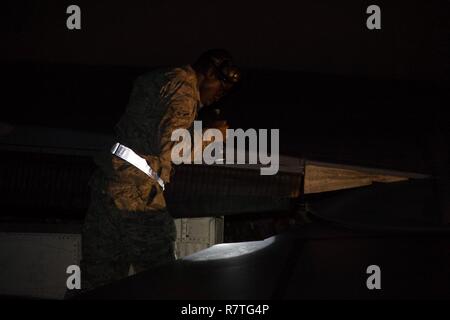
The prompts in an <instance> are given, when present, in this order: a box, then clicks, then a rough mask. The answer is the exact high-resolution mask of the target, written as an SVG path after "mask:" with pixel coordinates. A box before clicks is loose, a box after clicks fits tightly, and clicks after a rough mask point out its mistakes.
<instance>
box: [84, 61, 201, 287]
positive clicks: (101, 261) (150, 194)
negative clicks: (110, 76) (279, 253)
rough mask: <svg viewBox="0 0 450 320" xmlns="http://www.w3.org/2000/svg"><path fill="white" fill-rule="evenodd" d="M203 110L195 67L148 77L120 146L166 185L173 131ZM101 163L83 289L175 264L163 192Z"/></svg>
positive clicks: (111, 161) (117, 163)
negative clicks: (156, 267)
mask: <svg viewBox="0 0 450 320" xmlns="http://www.w3.org/2000/svg"><path fill="white" fill-rule="evenodd" d="M199 107H200V96H199V92H198V86H197V77H196V74H195V71H194V70H193V69H192V68H191V67H190V66H185V67H181V68H175V69H161V70H158V71H154V72H150V73H147V74H144V75H143V76H141V77H139V78H138V79H137V80H136V81H135V83H134V88H133V91H132V94H131V97H130V101H129V103H128V106H127V109H126V112H125V114H124V115H123V117H122V118H121V119H120V121H119V123H118V124H117V126H116V130H115V131H116V134H117V141H118V142H120V143H122V144H123V145H125V146H127V147H129V148H131V149H133V150H134V151H135V152H136V153H137V154H139V155H140V156H141V157H143V158H145V159H146V160H147V162H148V164H149V165H150V166H151V168H152V169H153V170H156V171H157V172H158V173H159V175H160V177H161V178H162V179H163V180H164V182H165V183H168V182H169V181H170V173H171V167H172V163H171V159H170V157H171V149H172V146H173V144H174V142H172V141H171V140H170V137H171V134H172V131H173V130H175V129H177V128H186V129H188V128H190V127H191V126H192V123H193V121H194V119H195V117H196V115H197V111H198V108H199ZM96 162H97V164H98V165H99V168H98V170H97V171H96V172H95V174H94V175H93V177H92V179H91V181H90V187H91V204H90V207H89V209H88V213H87V216H86V220H85V224H84V227H83V235H82V254H83V260H82V262H81V269H82V279H83V281H82V286H83V288H84V289H89V288H92V287H97V286H100V285H103V284H105V283H108V282H110V281H113V280H118V279H120V278H123V277H126V276H127V275H128V271H129V268H130V264H132V265H133V268H134V270H135V271H136V272H140V271H142V270H146V269H149V268H152V267H155V266H157V265H161V264H164V263H167V262H170V261H172V260H174V259H175V256H174V241H175V238H176V229H175V223H174V221H173V218H172V217H171V216H170V214H169V213H168V211H167V210H166V203H165V200H164V196H163V192H162V188H161V187H160V186H159V184H158V183H157V182H156V181H155V180H153V179H152V178H149V177H148V176H147V175H145V174H144V173H143V172H142V171H140V170H139V169H137V168H136V167H134V166H133V165H131V164H129V163H127V162H126V161H124V160H122V159H120V158H118V157H116V156H113V155H111V154H109V153H108V152H105V153H104V154H102V155H101V156H99V157H97V158H96Z"/></svg>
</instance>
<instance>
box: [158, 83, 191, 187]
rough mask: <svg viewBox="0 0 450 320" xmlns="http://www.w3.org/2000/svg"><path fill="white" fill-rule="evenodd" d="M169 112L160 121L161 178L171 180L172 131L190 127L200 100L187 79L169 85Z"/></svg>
mask: <svg viewBox="0 0 450 320" xmlns="http://www.w3.org/2000/svg"><path fill="white" fill-rule="evenodd" d="M164 101H165V103H166V104H167V109H166V110H167V112H166V114H165V115H164V117H163V118H162V120H161V123H160V127H159V129H160V156H159V157H160V161H161V179H163V181H164V182H170V172H171V170H172V161H171V153H172V147H173V146H174V144H175V143H176V142H175V141H171V136H172V132H173V131H174V130H176V129H189V128H190V127H191V125H192V123H193V121H194V119H195V116H196V108H197V103H198V101H197V100H196V99H195V96H194V87H193V86H192V85H191V84H190V83H189V82H187V81H176V82H175V83H173V82H172V83H170V84H169V85H168V88H167V91H166V93H164Z"/></svg>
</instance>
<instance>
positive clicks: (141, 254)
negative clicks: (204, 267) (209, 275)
mask: <svg viewBox="0 0 450 320" xmlns="http://www.w3.org/2000/svg"><path fill="white" fill-rule="evenodd" d="M110 164H111V166H107V167H106V168H105V167H104V168H102V169H99V170H97V172H95V173H94V175H93V177H92V179H91V182H90V186H91V204H90V207H89V209H88V212H87V215H86V219H85V222H84V225H83V232H82V261H81V277H82V290H83V291H84V290H89V289H91V288H95V287H98V286H101V285H104V284H107V283H109V282H112V281H115V280H119V279H121V278H124V277H126V276H128V274H129V270H130V266H132V267H133V269H134V271H135V273H139V272H141V271H144V270H148V269H151V268H154V267H157V266H161V265H163V264H165V263H168V262H171V261H173V260H175V253H174V245H175V239H176V228H175V223H174V220H173V218H172V217H171V216H170V214H169V212H168V211H167V209H166V203H165V200H164V197H163V194H162V189H161V187H160V186H159V185H158V184H157V183H156V182H155V181H154V180H152V179H151V178H149V177H148V176H146V175H145V174H144V173H142V172H141V171H140V170H139V169H137V168H135V167H134V166H132V165H130V164H128V163H126V162H125V161H123V160H122V159H119V158H117V157H115V156H111V157H110Z"/></svg>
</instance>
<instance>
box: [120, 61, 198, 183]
mask: <svg viewBox="0 0 450 320" xmlns="http://www.w3.org/2000/svg"><path fill="white" fill-rule="evenodd" d="M199 108H200V93H199V91H198V85H197V76H196V73H195V71H194V70H193V69H192V67H191V66H189V65H188V66H183V67H180V68H172V69H159V70H156V71H152V72H149V73H146V74H144V75H142V76H140V77H139V78H137V80H136V81H135V82H134V87H133V90H132V93H131V97H130V100H129V102H128V105H127V108H126V111H125V114H124V115H123V116H122V118H121V119H120V121H119V122H118V123H117V125H116V127H115V132H116V135H117V141H118V142H120V143H122V144H124V145H126V146H127V147H129V148H131V149H133V150H134V151H135V152H136V153H138V154H139V155H141V156H143V157H144V158H146V159H147V162H149V164H150V166H152V167H153V169H155V170H157V171H159V173H160V176H161V178H162V179H163V180H164V181H165V182H169V181H170V173H171V169H172V163H171V151H172V146H173V145H174V143H175V142H172V141H171V139H170V138H171V135H172V132H173V131H174V130H175V129H178V128H184V129H190V127H191V126H192V124H193V122H194V120H195V118H196V116H197V112H198V110H199ZM149 158H151V160H152V161H149V160H150V159H149ZM155 161H156V163H155ZM155 167H156V168H155Z"/></svg>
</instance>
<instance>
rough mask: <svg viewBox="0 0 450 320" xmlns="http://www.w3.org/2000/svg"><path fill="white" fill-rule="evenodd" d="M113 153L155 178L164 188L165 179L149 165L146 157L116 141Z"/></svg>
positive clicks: (112, 149)
mask: <svg viewBox="0 0 450 320" xmlns="http://www.w3.org/2000/svg"><path fill="white" fill-rule="evenodd" d="M111 153H112V154H114V155H116V156H118V157H119V158H121V159H123V160H125V161H127V162H129V163H131V164H132V165H133V166H135V167H136V168H138V169H139V170H141V171H142V172H144V173H145V174H146V175H148V176H149V177H150V178H153V179H155V180H156V181H157V182H158V184H159V185H160V186H161V188H162V189H163V190H164V181H163V180H162V179H161V178H160V177H159V176H158V174H157V173H156V172H155V171H154V170H152V168H151V167H150V166H149V165H148V163H147V161H146V160H145V159H144V158H142V157H140V156H139V155H137V154H136V153H135V152H134V151H133V150H131V149H130V148H128V147H126V146H124V145H122V144H120V143H116V144H115V145H113V147H112V148H111Z"/></svg>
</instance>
